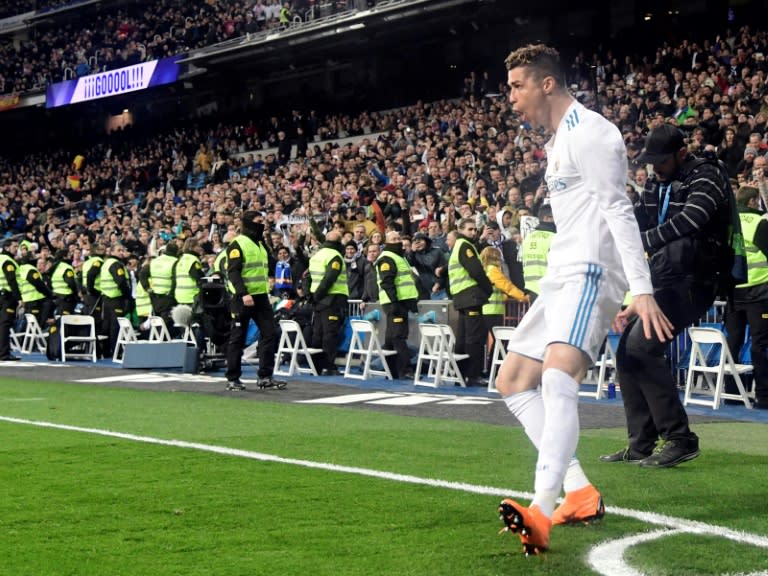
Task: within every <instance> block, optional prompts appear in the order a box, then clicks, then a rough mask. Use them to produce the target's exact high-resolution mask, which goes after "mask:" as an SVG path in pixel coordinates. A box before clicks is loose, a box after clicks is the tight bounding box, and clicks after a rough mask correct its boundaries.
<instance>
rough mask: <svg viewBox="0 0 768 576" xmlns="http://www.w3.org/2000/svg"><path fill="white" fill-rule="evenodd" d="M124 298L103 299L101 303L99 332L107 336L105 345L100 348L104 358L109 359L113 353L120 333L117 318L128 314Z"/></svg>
mask: <svg viewBox="0 0 768 576" xmlns="http://www.w3.org/2000/svg"><path fill="white" fill-rule="evenodd" d="M126 304H127V303H126V299H125V298H122V297H120V298H106V297H105V298H104V299H103V301H102V306H103V308H102V320H101V332H102V333H103V334H106V335H107V336H109V338H108V339H107V343H106V344H105V345H104V347H103V348H102V353H103V355H104V358H111V357H112V354H113V353H114V351H115V344H116V343H117V335H118V333H119V332H120V325H119V324H118V323H117V319H118V317H122V316H125V315H126V314H127V313H128V307H127V305H126Z"/></svg>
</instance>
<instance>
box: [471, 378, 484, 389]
mask: <svg viewBox="0 0 768 576" xmlns="http://www.w3.org/2000/svg"><path fill="white" fill-rule="evenodd" d="M467 386H468V387H472V386H488V381H487V380H484V379H483V378H467Z"/></svg>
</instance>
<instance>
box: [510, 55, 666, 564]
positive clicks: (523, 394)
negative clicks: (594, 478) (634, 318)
mask: <svg viewBox="0 0 768 576" xmlns="http://www.w3.org/2000/svg"><path fill="white" fill-rule="evenodd" d="M505 64H506V66H507V70H508V85H509V102H510V103H511V104H512V109H513V111H514V112H516V113H518V114H519V115H520V117H521V120H522V121H523V122H528V123H530V125H531V126H532V127H533V128H539V127H543V128H544V129H545V130H547V131H548V132H549V133H551V134H553V136H552V137H551V139H550V140H549V142H548V143H547V145H546V152H547V170H546V176H545V178H546V182H547V187H548V189H549V194H550V204H551V206H552V212H553V215H554V219H555V223H556V225H557V231H558V233H557V236H555V238H554V240H553V242H552V245H551V249H550V252H549V263H548V268H547V273H546V275H545V276H544V278H542V280H541V282H540V289H541V293H540V295H539V298H538V299H537V300H536V302H535V303H534V304H533V306H532V307H531V309H530V311H529V312H528V313H527V314H526V315H525V316H524V317H523V320H522V321H521V323H520V325H519V326H518V328H517V329H516V330H515V334H514V337H513V338H512V340H511V341H510V343H509V354H508V355H507V358H506V360H505V362H504V364H503V365H502V367H501V369H500V371H499V375H498V377H497V379H496V387H497V388H498V390H499V392H500V393H501V395H502V396H503V397H504V401H505V403H506V404H507V406H508V407H509V410H510V411H511V412H512V414H514V415H515V417H517V419H518V420H519V421H520V423H521V424H522V425H523V428H524V430H525V432H526V434H527V435H528V437H529V439H530V440H531V442H532V443H533V444H534V446H535V447H536V448H537V450H538V452H539V455H538V461H537V464H536V477H535V492H534V498H533V501H532V502H531V505H530V507H525V506H522V505H520V504H518V503H517V502H515V501H514V500H512V499H508V498H507V499H504V500H503V501H502V503H501V505H500V507H499V514H500V517H501V519H502V521H503V522H504V524H505V529H506V530H508V531H511V532H514V533H517V534H518V535H519V536H520V539H521V541H522V543H523V547H524V550H525V552H526V554H529V553H538V552H540V551H543V550H546V549H547V548H548V547H549V540H550V531H551V527H552V525H553V524H568V523H584V522H589V521H591V520H595V519H599V518H601V517H602V516H603V515H604V513H605V507H604V505H603V501H602V496H601V494H600V492H599V491H598V490H597V489H596V488H595V487H594V486H593V485H592V484H591V483H590V482H589V480H588V479H587V477H586V475H585V474H584V471H583V470H582V469H581V465H580V464H579V462H578V460H577V459H576V458H575V457H574V454H575V452H576V446H577V444H578V438H579V418H578V393H579V384H580V382H581V381H582V379H583V378H584V376H585V374H586V371H587V369H588V368H589V366H591V365H592V364H593V362H594V360H595V359H596V357H597V356H598V355H599V351H600V347H601V345H602V344H603V341H604V340H605V337H606V335H607V334H608V331H609V328H610V327H611V324H612V323H613V322H614V320H616V318H617V314H618V312H619V311H620V309H621V304H622V300H623V299H624V295H625V292H626V291H627V288H629V291H630V293H631V294H632V296H633V299H632V303H631V304H630V305H629V307H628V309H627V313H628V314H630V315H631V314H637V315H638V316H639V317H640V318H642V319H643V325H644V326H646V327H647V328H646V332H645V335H646V337H650V336H651V331H652V330H653V331H654V332H655V333H656V334H657V335H658V337H659V338H660V339H662V340H664V339H670V338H671V337H672V326H671V324H670V322H669V320H667V318H666V316H664V314H663V313H662V312H661V310H660V309H659V307H658V305H657V304H656V301H655V300H654V299H653V296H652V294H653V286H652V284H651V277H650V273H649V270H648V265H647V263H646V261H645V257H644V254H643V247H642V243H641V239H640V231H639V229H638V225H637V222H636V220H635V217H634V213H633V210H632V206H631V204H630V203H629V200H628V198H627V196H626V194H625V191H624V185H625V182H626V177H627V155H626V149H625V146H624V142H623V140H622V137H621V134H620V133H619V131H618V129H617V128H616V127H615V126H614V125H613V124H611V123H610V122H609V121H607V120H606V119H605V118H603V117H602V116H600V115H599V114H597V113H595V112H592V111H590V110H588V109H587V108H585V107H584V106H583V105H581V104H580V103H579V102H578V101H577V100H576V99H574V98H573V97H572V96H571V95H570V94H569V93H568V91H567V89H566V86H567V85H566V84H565V78H564V74H563V71H562V68H561V64H560V57H559V54H558V52H557V51H556V50H555V49H553V48H550V47H548V46H544V45H530V46H525V47H523V48H520V49H518V50H516V51H514V52H512V53H511V54H510V55H509V56H508V57H507V59H506V61H505ZM561 488H562V489H564V490H565V500H564V502H563V504H561V505H560V506H559V507H558V508H557V510H555V502H556V500H557V498H558V496H559V495H560V490H561Z"/></svg>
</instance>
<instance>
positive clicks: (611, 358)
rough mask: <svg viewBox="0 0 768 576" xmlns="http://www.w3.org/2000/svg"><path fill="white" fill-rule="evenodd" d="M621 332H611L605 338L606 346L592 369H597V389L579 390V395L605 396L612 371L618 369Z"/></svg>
mask: <svg viewBox="0 0 768 576" xmlns="http://www.w3.org/2000/svg"><path fill="white" fill-rule="evenodd" d="M619 337H620V335H619V334H616V333H613V332H611V333H609V334H608V336H607V337H606V339H605V348H604V349H603V353H602V354H601V355H600V359H599V360H598V361H597V362H595V364H594V366H592V370H593V371H594V370H595V369H597V382H596V383H597V385H596V386H595V391H594V392H592V391H591V390H590V391H587V390H581V391H579V396H591V397H594V398H595V399H596V400H600V398H603V397H604V396H605V391H606V390H607V389H608V380H609V377H610V375H611V373H615V371H616V346H617V345H618V338H619ZM593 373H594V372H593Z"/></svg>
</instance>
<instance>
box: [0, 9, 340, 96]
mask: <svg viewBox="0 0 768 576" xmlns="http://www.w3.org/2000/svg"><path fill="white" fill-rule="evenodd" d="M34 4H35V3H34V2H10V1H9V2H4V3H2V5H0V19H2V18H3V16H2V14H5V15H6V16H5V17H8V16H13V15H16V14H20V13H23V12H24V11H26V10H29V9H30V7H31V6H33V5H34ZM37 4H38V10H43V8H41V7H40V4H41V3H37ZM71 4H76V3H75V2H70V3H66V4H65V3H55V2H54V3H52V2H48V3H44V6H45V9H46V10H52V9H59V8H62V7H63V6H65V5H66V6H69V5H71ZM314 5H315V3H314V2H309V1H308V0H292V1H291V2H281V1H280V0H255V1H243V2H229V1H228V2H221V1H220V2H215V1H213V2H202V3H190V2H183V1H181V0H163V1H162V2H147V3H128V4H120V5H119V6H107V7H105V8H104V9H103V10H99V11H97V12H95V13H94V14H93V15H92V16H89V17H88V19H87V24H86V23H84V22H81V21H74V22H73V21H71V20H69V19H59V18H55V17H50V18H49V19H47V20H46V21H43V22H39V23H36V24H34V27H33V28H31V29H30V34H29V38H28V39H25V40H20V41H18V42H16V41H11V37H10V36H7V35H6V36H4V37H2V38H4V40H5V42H2V43H0V94H4V93H22V92H26V91H29V90H41V89H42V90H44V89H45V88H46V86H48V85H49V84H51V83H55V82H61V81H62V80H68V79H72V78H78V77H80V76H86V75H88V74H94V73H97V72H104V71H107V70H114V69H116V68H121V67H124V66H130V65H133V64H138V63H140V62H144V61H148V60H156V59H159V58H165V57H169V56H174V55H176V54H181V53H183V52H187V51H189V50H194V49H197V48H202V47H205V46H211V45H214V44H217V43H220V42H224V41H227V40H231V39H233V38H239V37H241V36H246V35H247V34H255V33H258V32H260V31H263V30H273V29H277V28H285V27H287V26H293V25H301V22H302V21H304V20H308V19H310V18H317V17H320V16H324V15H326V13H327V14H331V13H341V12H343V11H345V10H349V9H351V3H350V6H347V2H325V3H317V9H316V10H311V8H314ZM86 9H87V7H83V8H81V10H83V11H85V10H86Z"/></svg>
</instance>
